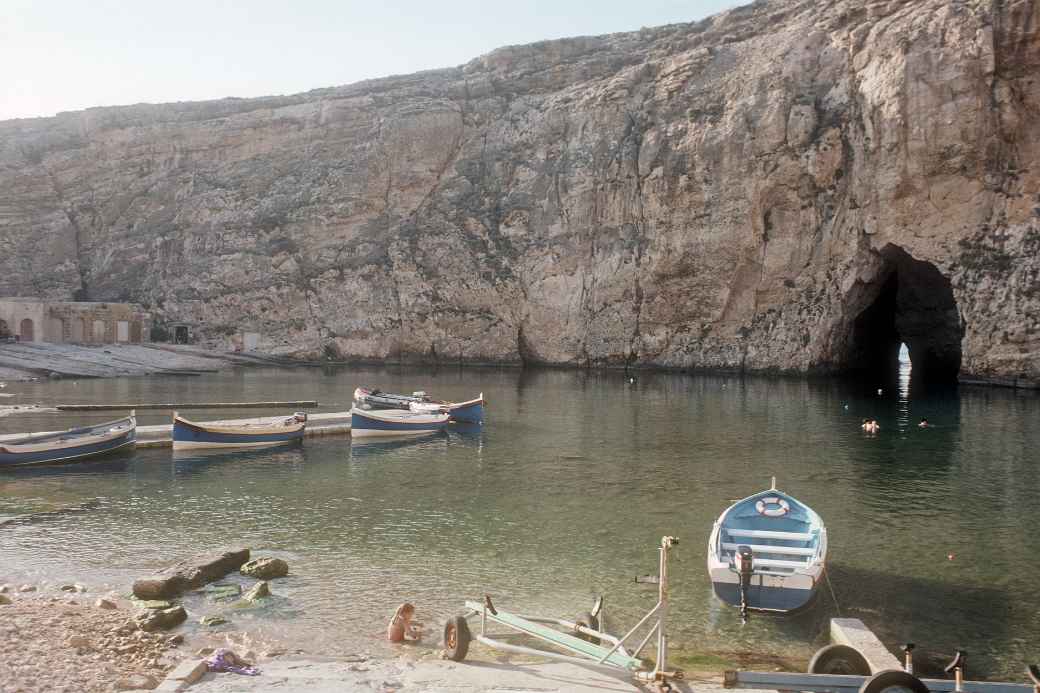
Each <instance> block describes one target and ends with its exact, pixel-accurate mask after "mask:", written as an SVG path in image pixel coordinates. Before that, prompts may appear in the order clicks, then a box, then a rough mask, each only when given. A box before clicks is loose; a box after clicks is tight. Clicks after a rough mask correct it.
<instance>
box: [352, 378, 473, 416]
mask: <svg viewBox="0 0 1040 693" xmlns="http://www.w3.org/2000/svg"><path fill="white" fill-rule="evenodd" d="M354 403H355V405H356V406H357V407H358V408H359V409H364V410H387V409H407V410H408V411H413V412H415V413H417V414H438V413H446V414H448V415H449V416H450V417H451V420H452V421H461V422H465V423H480V422H482V421H483V420H484V404H485V401H484V393H483V392H481V393H480V394H479V395H478V396H477V397H476V399H471V400H466V401H465V402H446V401H444V400H439V399H432V398H430V397H429V396H428V395H427V394H426V393H425V392H421V391H420V392H413V393H412V394H410V395H395V394H392V393H389V392H383V391H382V390H370V389H368V388H364V387H359V388H357V389H356V390H354Z"/></svg>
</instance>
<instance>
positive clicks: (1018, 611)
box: [0, 369, 1040, 680]
mask: <svg viewBox="0 0 1040 693" xmlns="http://www.w3.org/2000/svg"><path fill="white" fill-rule="evenodd" d="M362 384H367V385H372V386H379V387H382V388H384V389H387V390H395V389H396V390H401V391H411V390H414V389H426V390H427V391H430V392H432V393H435V394H437V395H438V396H442V397H445V398H449V399H462V398H467V397H471V396H473V395H475V394H476V393H477V392H478V391H481V390H482V391H483V392H484V394H485V396H486V397H487V398H488V400H489V407H488V419H487V422H486V425H485V426H484V427H483V429H482V430H481V429H478V430H476V431H461V432H459V431H453V432H452V433H450V434H448V435H446V436H443V437H440V436H438V437H433V438H429V439H425V440H422V441H415V442H409V443H400V442H390V443H382V444H380V443H375V444H365V445H359V444H353V445H352V444H351V443H350V441H349V439H346V438H326V439H319V438H315V439H308V440H307V441H306V443H305V444H304V446H303V447H302V448H300V449H295V450H283V451H277V452H271V451H268V452H243V453H237V454H228V453H220V454H209V455H205V456H203V455H198V454H195V455H190V456H181V455H177V456H174V455H173V454H172V453H171V451H169V450H141V451H138V452H137V453H135V454H134V455H132V456H129V457H127V458H123V459H120V460H117V461H113V462H109V463H105V464H103V465H97V466H95V465H91V466H87V465H80V466H76V467H69V468H61V469H50V470H33V471H24V472H18V473H10V474H5V475H2V476H0V516H15V515H22V514H25V513H30V512H39V511H45V510H51V509H55V508H60V507H68V506H74V505H77V504H81V503H87V505H86V506H84V507H83V510H82V511H81V512H75V513H65V514H59V515H54V516H47V517H44V518H41V519H40V520H39V521H37V522H33V523H29V524H16V525H10V526H7V527H4V528H0V582H5V581H6V582H21V581H26V580H32V581H39V582H44V583H47V584H60V583H61V582H63V581H67V580H73V579H75V580H79V581H83V582H86V583H88V584H91V585H92V586H108V587H112V588H115V589H118V590H120V591H125V590H126V589H127V587H128V585H129V584H130V582H131V581H132V580H133V579H134V578H135V577H138V576H140V575H142V574H145V573H148V572H150V571H151V570H153V569H155V568H157V567H160V566H163V565H165V564H166V563H167V562H169V561H170V560H172V559H179V558H182V557H184V556H186V555H191V554H194V553H197V552H199V551H200V550H205V549H206V548H209V547H215V546H223V545H247V546H250V547H252V548H253V549H254V552H255V553H272V554H275V555H280V556H283V557H286V558H287V559H288V560H289V562H290V565H291V566H292V571H293V574H292V576H291V577H289V578H287V579H284V580H278V581H276V582H275V583H273V585H272V587H273V589H274V591H275V593H276V594H277V595H278V598H277V599H276V600H275V602H274V603H273V605H272V606H270V607H269V608H267V609H266V610H264V611H262V612H249V611H240V612H239V611H235V612H233V613H232V615H231V618H232V620H233V621H234V622H235V625H236V626H241V627H247V628H251V629H253V630H254V631H255V632H257V633H260V634H261V636H262V637H266V638H269V639H283V640H290V641H293V642H297V643H300V646H301V647H304V648H305V649H307V650H308V651H310V652H328V653H337V652H356V651H358V650H359V649H364V650H369V651H379V650H380V648H381V647H382V645H381V643H380V635H381V632H382V630H383V627H384V625H385V622H386V620H387V618H388V616H389V614H390V612H392V610H393V608H394V606H395V605H396V604H397V603H398V602H400V601H402V600H404V599H409V600H412V601H414V602H416V603H417V604H418V605H419V609H420V614H421V617H422V618H423V620H424V621H426V622H427V623H428V624H431V625H435V624H438V623H439V622H440V621H441V620H442V619H443V618H444V617H445V616H447V615H449V614H451V613H453V612H456V611H458V609H459V607H460V606H461V604H462V602H463V600H464V599H467V598H477V597H479V596H480V595H481V594H483V593H484V592H488V593H491V594H492V595H494V596H495V597H496V602H497V603H498V604H499V605H501V606H509V607H512V608H515V609H517V610H522V611H528V612H543V613H546V614H550V615H561V616H574V615H577V614H578V613H579V612H581V611H584V610H586V609H587V608H588V607H589V606H590V605H591V602H592V598H593V595H595V594H600V593H602V594H605V595H606V599H607V602H606V603H607V613H608V622H609V623H611V624H613V625H614V627H615V629H617V630H622V629H624V628H625V627H626V626H627V625H628V624H631V623H634V622H635V620H637V619H638V617H639V616H641V615H642V612H643V611H645V610H646V609H648V608H649V607H650V606H652V605H653V603H654V601H655V598H656V591H655V589H654V588H653V587H652V586H646V585H638V584H636V583H635V582H634V581H633V577H634V576H635V575H642V574H646V573H650V572H653V571H654V570H655V568H656V560H657V554H656V546H657V545H658V542H659V539H660V537H661V535H662V534H674V535H676V536H678V537H680V539H681V542H682V543H681V544H680V546H679V547H678V549H677V550H676V552H675V553H674V559H675V561H674V563H673V564H672V566H671V573H672V580H673V589H672V598H673V600H674V601H673V609H672V623H671V625H670V629H669V630H670V633H671V635H672V639H673V641H674V643H675V644H676V645H677V646H679V647H683V648H685V649H688V650H690V651H705V652H714V653H728V652H733V651H737V650H744V649H753V650H756V651H762V652H770V653H778V654H783V655H787V656H793V657H805V658H807V657H808V656H810V655H811V653H812V651H813V650H814V649H815V648H816V647H818V646H819V645H821V644H823V642H824V641H825V640H826V625H827V619H828V618H829V617H831V616H833V615H835V614H837V613H839V612H840V614H841V615H843V616H853V617H858V618H862V619H863V620H864V621H866V622H867V623H868V625H870V626H871V627H873V628H874V629H875V630H876V631H877V632H878V633H879V634H880V635H882V636H883V638H884V639H885V640H886V642H889V643H891V644H895V643H897V642H899V641H904V640H909V641H914V642H916V643H918V653H919V654H920V661H921V664H922V665H924V666H925V667H927V666H928V662H929V661H931V660H934V661H939V660H941V659H942V657H944V656H946V655H949V654H952V652H953V650H954V649H955V648H957V647H962V648H966V649H967V650H968V651H969V652H970V653H971V659H970V660H969V661H970V665H971V669H970V672H969V673H970V674H971V675H972V676H980V677H981V676H988V677H997V676H1005V677H1010V678H1012V679H1015V680H1021V679H1022V676H1021V673H1020V672H1021V671H1022V668H1023V666H1024V664H1025V663H1026V662H1027V661H1036V660H1040V619H1038V618H1037V617H1036V604H1037V603H1040V587H1038V586H1037V580H1036V571H1037V569H1038V568H1040V561H1038V560H1037V559H1036V556H1037V555H1040V535H1038V533H1037V532H1036V531H1035V525H1036V523H1037V521H1038V517H1040V515H1038V514H1037V510H1036V508H1037V500H1038V498H1040V482H1038V480H1037V462H1036V450H1037V448H1038V444H1040V426H1038V424H1040V398H1038V397H1037V396H1036V395H1035V394H1034V393H1023V392H1015V391H1010V390H1001V389H977V388H961V389H960V390H959V391H957V390H952V391H942V392H935V393H931V394H922V393H916V392H913V391H911V392H909V393H908V392H906V390H905V389H904V390H902V391H901V390H900V389H899V388H889V390H890V391H887V392H886V393H885V394H884V395H883V396H877V395H876V393H875V391H874V386H873V385H869V386H868V385H857V384H850V383H839V382H832V381H811V380H798V379H769V378H757V377H748V378H740V377H736V376H734V377H728V376H686V375H677V374H651V373H643V374H638V375H637V379H636V382H635V383H629V382H628V381H627V378H626V377H625V376H623V374H621V373H588V372H575V371H555V370H550V371H530V370H529V371H519V370H494V369H442V370H439V371H436V372H434V373H430V372H428V371H421V370H380V369H354V370H328V371H323V370H319V369H296V370H242V371H236V372H232V373H226V374H220V375H214V376H211V377H206V378H149V379H122V380H97V381H79V382H75V383H74V382H72V381H58V382H53V383H31V384H11V385H9V387H8V388H7V390H6V391H5V392H12V391H17V392H18V393H19V397H17V398H14V399H12V398H8V399H6V400H5V401H4V404H14V403H24V402H30V401H35V402H43V403H47V402H50V403H54V402H59V401H65V402H69V401H84V402H89V401H112V400H121V401H170V400H177V399H180V400H195V401H199V400H211V401H213V400H225V401H226V400H246V399H318V400H319V401H321V402H322V404H323V407H322V410H328V411H334V410H344V409H346V408H348V407H349V400H350V397H351V393H352V392H353V389H354V387H356V386H357V385H362ZM846 405H847V407H846ZM244 413H245V412H234V411H229V412H219V411H214V412H205V413H195V414H194V415H195V416H196V417H197V418H199V419H205V418H219V417H221V416H232V415H242V414H244ZM866 416H872V417H876V418H877V419H878V420H879V421H880V423H881V426H882V430H881V433H880V434H879V435H877V436H874V437H868V436H865V435H864V434H863V433H862V432H861V431H860V429H859V422H860V420H861V418H863V417H866ZM922 416H925V417H927V418H928V419H929V420H930V421H931V422H932V424H933V427H932V428H929V429H925V430H920V429H918V428H917V427H916V423H917V421H918V420H919V419H920V418H921V417H922ZM103 418H114V415H104V414H101V415H91V416H85V417H68V416H61V415H57V414H43V413H40V414H33V415H31V416H29V415H25V416H12V417H7V418H5V419H0V432H14V431H17V430H28V429H35V430H41V429H48V430H53V429H55V428H62V427H67V426H70V425H72V424H73V423H77V422H80V421H88V420H91V421H97V420H101V419H103ZM165 418H166V414H165V413H154V414H148V413H144V414H143V415H142V416H141V423H142V424H147V423H157V422H159V421H161V420H165ZM772 475H776V476H777V477H778V486H779V487H780V488H782V489H784V490H786V491H788V492H790V493H792V494H794V495H795V496H796V497H798V498H799V499H801V500H803V501H804V502H806V503H808V504H809V505H811V506H812V507H813V508H814V509H815V510H817V512H819V513H820V515H821V516H822V517H823V519H824V521H825V522H826V523H827V527H828V530H829V536H830V560H829V566H830V579H831V583H832V585H833V597H832V595H831V593H830V592H829V591H827V590H826V588H825V589H824V591H823V592H822V593H821V595H820V599H818V601H817V603H816V605H815V606H814V607H813V608H811V609H810V610H808V611H807V612H805V613H803V614H800V615H798V616H795V617H789V618H771V617H765V616H760V617H755V618H753V619H752V621H751V623H749V624H748V625H746V626H741V624H740V619H739V616H738V614H737V613H736V610H735V609H732V608H728V607H724V606H722V605H721V604H719V603H718V602H717V601H715V600H714V599H713V597H712V594H711V587H710V585H709V583H708V580H707V575H706V570H705V554H706V543H707V538H708V533H709V531H710V529H711V524H712V522H713V521H714V519H715V518H716V517H717V516H718V514H719V513H720V512H721V511H722V510H723V509H724V508H725V507H726V505H727V504H728V503H729V501H730V500H732V499H736V498H739V497H742V496H745V495H748V494H750V493H753V492H755V491H758V490H761V489H762V488H765V487H766V486H768V484H769V478H770V476H772ZM951 556H952V560H951ZM188 605H189V608H190V609H191V610H193V615H200V614H201V613H208V612H213V611H216V610H219V609H220V608H221V607H219V606H216V605H213V604H210V603H207V602H205V600H203V599H201V598H193V599H191V600H189V604H188Z"/></svg>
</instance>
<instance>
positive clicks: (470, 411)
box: [448, 393, 484, 423]
mask: <svg viewBox="0 0 1040 693" xmlns="http://www.w3.org/2000/svg"><path fill="white" fill-rule="evenodd" d="M448 416H450V417H451V420H452V421H458V422H460V423H482V422H483V421H484V395H483V393H481V395H480V397H478V398H477V399H474V400H470V401H469V402H459V403H457V404H451V405H449V406H448Z"/></svg>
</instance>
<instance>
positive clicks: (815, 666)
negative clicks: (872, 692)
mask: <svg viewBox="0 0 1040 693" xmlns="http://www.w3.org/2000/svg"><path fill="white" fill-rule="evenodd" d="M808 671H809V673H810V674H844V675H849V676H870V662H868V661H867V658H866V657H864V656H863V654H862V653H861V652H860V651H859V650H857V649H856V648H855V647H849V646H848V645H828V646H827V647H823V648H820V649H819V650H816V654H814V655H813V657H812V659H811V660H809V669H808Z"/></svg>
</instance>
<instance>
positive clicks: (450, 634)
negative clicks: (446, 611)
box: [444, 616, 473, 662]
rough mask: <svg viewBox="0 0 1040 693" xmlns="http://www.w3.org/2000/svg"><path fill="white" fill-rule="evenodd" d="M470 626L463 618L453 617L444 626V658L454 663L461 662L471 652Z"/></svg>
mask: <svg viewBox="0 0 1040 693" xmlns="http://www.w3.org/2000/svg"><path fill="white" fill-rule="evenodd" d="M472 639H473V638H472V636H471V635H470V634H469V624H468V623H466V619H465V618H463V617H462V616H452V617H451V618H449V619H448V621H447V623H445V624H444V656H445V657H447V658H448V659H450V660H451V661H453V662H461V661H462V660H464V659H465V658H466V653H467V652H469V641H470V640H472Z"/></svg>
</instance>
